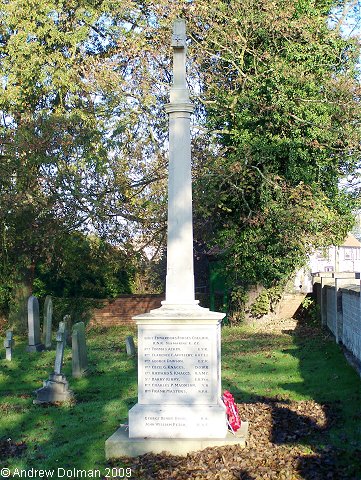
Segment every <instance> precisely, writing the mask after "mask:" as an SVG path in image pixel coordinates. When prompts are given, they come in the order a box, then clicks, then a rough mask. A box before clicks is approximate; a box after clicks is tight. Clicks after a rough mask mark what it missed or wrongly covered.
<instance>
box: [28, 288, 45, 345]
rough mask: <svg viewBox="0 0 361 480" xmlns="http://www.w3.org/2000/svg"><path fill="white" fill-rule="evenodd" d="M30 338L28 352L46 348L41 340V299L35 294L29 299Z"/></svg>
mask: <svg viewBox="0 0 361 480" xmlns="http://www.w3.org/2000/svg"><path fill="white" fill-rule="evenodd" d="M28 338H29V344H28V346H27V347H26V351H27V352H40V351H42V350H44V345H43V344H42V343H41V341H40V320H39V301H38V299H37V298H36V297H34V296H33V295H31V297H29V299H28Z"/></svg>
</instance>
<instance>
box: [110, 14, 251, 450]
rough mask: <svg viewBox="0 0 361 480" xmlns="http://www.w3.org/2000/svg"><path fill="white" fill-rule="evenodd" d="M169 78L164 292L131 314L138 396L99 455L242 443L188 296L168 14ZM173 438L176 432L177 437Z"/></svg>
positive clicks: (181, 150) (185, 141) (210, 342)
mask: <svg viewBox="0 0 361 480" xmlns="http://www.w3.org/2000/svg"><path fill="white" fill-rule="evenodd" d="M172 47H173V85H172V88H171V91H170V103H169V104H168V105H167V106H166V112H167V113H168V114H169V179H168V239H167V279H166V299H165V301H164V302H162V306H161V307H160V308H158V309H156V310H151V311H150V312H149V313H145V314H142V315H137V316H136V317H134V319H135V321H136V323H137V325H138V403H137V404H136V405H134V407H132V408H131V409H130V410H129V429H128V431H127V430H125V429H123V428H120V429H118V430H117V431H116V432H115V433H114V434H113V435H112V436H111V437H110V438H108V440H107V441H106V443H105V454H106V458H117V457H120V456H124V455H126V456H138V455H142V454H144V453H147V452H153V453H160V452H162V451H164V450H166V451H168V452H170V453H172V454H187V453H189V452H190V451H194V450H199V449H202V448H206V447H209V446H220V445H227V444H238V445H245V435H246V433H247V428H246V427H247V422H244V425H245V428H244V430H243V433H242V436H241V437H235V436H233V435H230V434H228V427H227V418H226V409H225V405H224V404H223V402H222V400H221V366H220V346H221V336H220V333H221V320H222V319H223V318H224V316H225V314H224V313H218V312H211V311H209V309H208V308H202V307H200V306H199V305H198V301H196V300H195V296H194V273H193V227H192V184H191V183H192V182H191V143H190V115H191V113H192V112H193V105H192V104H191V102H190V99H189V90H188V86H187V81H186V67H185V63H186V32H185V22H184V20H181V19H179V20H176V21H175V23H174V29H173V35H172ZM180 439H181V440H180Z"/></svg>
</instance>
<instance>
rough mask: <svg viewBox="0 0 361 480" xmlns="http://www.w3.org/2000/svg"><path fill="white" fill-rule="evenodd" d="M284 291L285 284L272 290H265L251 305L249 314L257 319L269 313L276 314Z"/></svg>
mask: <svg viewBox="0 0 361 480" xmlns="http://www.w3.org/2000/svg"><path fill="white" fill-rule="evenodd" d="M283 291H284V283H282V284H279V285H277V286H274V287H271V288H265V289H263V290H262V291H261V293H260V294H259V295H258V296H257V298H256V300H255V301H254V302H253V303H252V304H251V305H250V307H249V312H250V313H251V315H252V316H253V317H255V318H260V317H262V316H263V315H267V313H269V312H270V311H271V312H274V309H275V306H276V305H277V303H278V302H279V301H280V299H281V297H282V293H283Z"/></svg>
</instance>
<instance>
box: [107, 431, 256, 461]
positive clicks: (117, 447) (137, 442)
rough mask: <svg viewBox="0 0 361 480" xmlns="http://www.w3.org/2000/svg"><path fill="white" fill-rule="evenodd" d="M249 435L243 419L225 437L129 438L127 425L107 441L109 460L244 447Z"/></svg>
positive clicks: (183, 454)
mask: <svg viewBox="0 0 361 480" xmlns="http://www.w3.org/2000/svg"><path fill="white" fill-rule="evenodd" d="M247 435H248V422H246V421H243V422H242V426H241V428H240V429H239V430H238V431H237V432H236V434H235V435H234V434H233V433H231V432H228V433H227V435H226V437H225V438H129V432H128V429H127V427H125V426H122V427H120V428H118V430H117V431H116V432H115V433H114V434H113V435H112V436H111V437H109V438H108V439H107V440H106V442H105V457H106V459H107V460H109V459H111V458H120V457H137V456H138V455H144V454H145V453H154V454H158V453H162V452H165V453H169V454H171V455H182V456H185V455H188V453H192V452H197V451H199V450H204V449H205V448H208V447H224V446H227V445H238V446H239V447H244V446H245V445H246V439H247Z"/></svg>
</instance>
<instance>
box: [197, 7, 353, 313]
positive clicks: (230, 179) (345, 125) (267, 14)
mask: <svg viewBox="0 0 361 480" xmlns="http://www.w3.org/2000/svg"><path fill="white" fill-rule="evenodd" d="M206 3H207V2H201V3H200V4H199V10H198V11H199V17H197V20H198V22H199V23H198V24H197V26H195V27H194V28H195V34H194V40H195V45H196V48H199V50H200V51H203V52H206V54H205V55H204V57H203V61H202V62H201V64H200V69H201V78H202V80H203V82H204V84H203V92H202V94H203V100H204V105H205V112H206V115H205V117H204V118H205V124H206V127H207V128H208V130H209V135H208V137H207V138H208V142H209V145H210V148H209V149H208V156H206V155H204V151H200V150H199V151H196V154H195V158H196V165H197V168H198V170H197V176H196V188H195V198H196V209H197V211H196V218H197V220H198V222H199V223H198V224H197V228H196V232H197V235H199V236H200V237H203V238H205V237H206V238H208V242H209V244H211V245H217V246H218V248H219V249H220V250H221V251H222V255H223V257H224V259H225V263H226V265H227V276H228V278H229V279H230V283H233V284H236V285H237V284H242V285H243V286H245V287H247V286H249V285H255V284H258V283H261V284H263V285H264V286H265V287H267V288H269V287H272V286H274V285H277V284H278V283H279V282H285V281H286V280H287V278H289V276H290V275H291V274H293V272H294V271H295V269H296V268H298V267H299V266H301V265H302V264H303V263H304V262H305V259H306V257H307V254H308V253H309V252H310V251H311V249H312V248H313V247H320V246H325V245H330V244H336V245H337V244H339V243H340V242H341V241H342V240H343V239H344V238H345V236H346V233H347V231H348V230H350V228H351V226H352V222H353V219H352V215H351V209H352V206H353V202H352V198H351V195H350V194H349V193H348V192H346V191H342V190H341V189H340V187H339V182H340V180H341V179H342V178H345V177H346V176H347V175H348V174H350V173H352V172H356V168H357V166H358V162H359V158H360V145H361V142H360V140H361V131H360V123H359V121H358V119H359V117H360V113H361V112H360V102H359V94H360V85H359V80H358V78H357V68H356V65H357V61H358V58H359V52H360V50H359V46H358V44H357V41H356V40H355V39H344V38H342V37H341V35H340V31H339V29H337V28H334V29H330V28H329V27H328V24H327V18H328V14H329V12H330V9H332V8H333V7H334V6H337V5H338V3H337V5H336V3H334V2H331V1H329V2H320V3H318V4H317V5H315V4H313V3H312V4H311V3H310V2H303V3H297V2H296V3H295V2H292V1H286V2H272V1H265V2H262V7H261V8H260V6H259V5H258V4H257V3H255V2H251V1H247V0H244V1H231V2H223V1H217V2H215V3H213V5H212V7H210V6H209V5H207V7H209V8H208V9H207V8H206ZM229 12H232V15H231V20H230V18H229ZM209 25H211V28H208V27H209ZM212 139H213V142H212ZM203 142H204V143H202V146H203V148H204V145H205V143H206V139H204V141H203ZM263 297H266V293H265V294H264V295H263V296H262V298H261V299H260V303H262V308H261V306H260V309H261V310H262V311H264V310H265V308H266V307H265V306H266V304H267V299H266V298H263ZM261 300H262V302H261Z"/></svg>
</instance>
